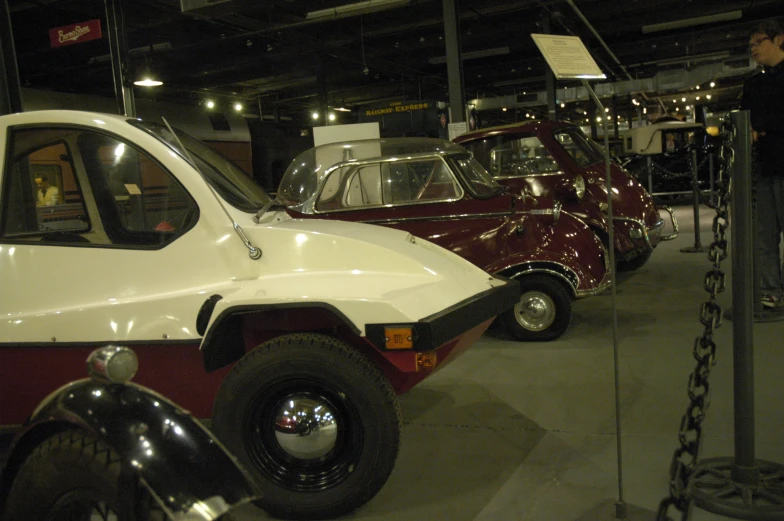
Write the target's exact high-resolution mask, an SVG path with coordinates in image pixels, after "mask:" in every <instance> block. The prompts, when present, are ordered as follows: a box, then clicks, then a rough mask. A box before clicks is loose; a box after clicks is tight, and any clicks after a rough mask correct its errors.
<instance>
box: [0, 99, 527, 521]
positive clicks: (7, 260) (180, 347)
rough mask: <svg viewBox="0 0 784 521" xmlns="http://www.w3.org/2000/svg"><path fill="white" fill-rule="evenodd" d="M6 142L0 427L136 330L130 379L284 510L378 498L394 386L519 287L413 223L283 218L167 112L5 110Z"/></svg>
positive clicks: (510, 299) (333, 507)
mask: <svg viewBox="0 0 784 521" xmlns="http://www.w3.org/2000/svg"><path fill="white" fill-rule="evenodd" d="M0 149H1V150H3V151H4V155H3V165H2V170H0V172H1V173H0V187H1V189H0V190H1V192H0V288H2V293H0V425H14V424H21V423H22V422H23V421H24V420H25V418H26V416H27V415H28V414H29V413H30V411H31V410H32V409H33V407H34V406H35V404H36V403H38V401H40V400H41V399H42V398H43V397H44V396H45V395H46V394H48V393H50V392H51V391H53V390H54V389H55V388H57V387H58V386H60V385H62V384H63V383H65V382H67V381H69V380H72V379H74V378H78V377H80V376H81V375H82V374H83V372H84V369H83V367H84V361H85V359H86V357H87V355H88V354H89V353H90V351H91V350H92V349H93V347H95V346H100V345H104V344H111V343H121V344H123V345H128V346H133V348H134V350H135V351H136V353H137V354H138V356H139V359H140V362H141V367H142V369H141V371H140V373H139V375H138V376H137V378H136V380H137V381H138V382H139V383H140V384H143V385H146V386H149V387H151V388H152V389H155V390H157V391H159V392H161V393H163V394H164V395H166V396H168V397H169V398H171V399H173V400H174V401H176V402H178V403H180V404H181V405H183V406H184V407H186V408H189V409H190V410H191V411H192V412H193V413H194V415H196V416H197V417H202V418H204V417H209V416H210V415H211V416H212V421H213V429H214V432H215V433H216V434H217V435H218V437H219V438H220V439H221V440H222V441H223V442H224V443H225V444H226V445H227V446H228V448H229V449H231V450H232V451H233V452H234V454H235V455H236V456H237V457H238V458H239V459H240V460H241V461H242V462H244V463H245V464H246V466H247V467H248V468H249V469H250V470H251V472H252V473H253V474H254V476H255V478H256V479H258V481H259V484H260V487H261V489H262V491H263V493H264V498H263V499H262V500H261V501H260V502H259V505H260V506H261V507H262V508H264V509H266V510H267V511H268V512H269V513H271V514H272V515H274V516H277V517H286V518H299V519H306V518H316V517H318V518H322V517H332V516H336V515H340V514H344V513H347V512H350V511H351V510H353V509H355V508H357V507H358V506H360V505H362V504H364V503H365V502H366V501H368V500H369V499H370V498H372V497H373V495H374V494H375V493H376V492H377V491H378V490H379V489H380V488H381V486H382V485H383V484H384V482H385V481H386V479H387V478H388V476H389V474H390V472H391V471H392V468H393V465H394V461H395V459H396V456H397V452H398V445H399V435H400V421H401V418H400V410H399V408H398V404H397V401H396V394H399V393H402V392H405V391H406V390H408V389H410V388H411V387H412V386H413V385H415V384H416V383H417V382H419V381H421V380H422V379H423V378H425V377H426V376H428V375H429V374H432V372H433V371H435V370H437V369H438V368H440V367H442V366H443V365H444V364H446V363H447V362H449V361H450V360H451V359H453V358H454V357H456V356H457V355H459V354H460V353H461V352H462V351H463V350H465V349H466V348H467V347H468V346H469V345H470V344H472V343H473V342H474V341H475V340H476V339H477V338H478V337H479V336H480V335H481V334H482V333H483V332H484V330H485V329H486V328H487V327H488V326H489V324H490V323H491V322H492V320H493V319H494V318H495V316H496V315H498V314H500V313H501V312H503V311H505V310H506V309H509V308H510V307H512V306H513V305H514V303H515V302H516V301H517V300H518V299H519V287H518V286H517V283H515V282H511V281H508V280H506V279H503V278H499V277H493V276H490V275H488V274H487V273H485V272H483V271H482V270H480V269H478V268H476V267H475V266H474V265H472V264H470V263H469V262H468V261H465V260H463V259H462V258H460V257H458V256H457V255H455V254H452V253H450V252H448V251H446V250H445V249H443V248H441V247H438V246H436V245H434V244H431V243H429V242H427V241H425V240H421V239H417V238H414V237H413V236H412V235H411V234H409V233H406V232H403V231H399V230H393V229H388V228H380V227H375V226H370V225H363V224H355V223H348V222H337V221H319V220H297V219H292V218H291V217H290V216H289V215H288V214H287V213H286V211H285V209H283V208H280V207H276V206H275V205H274V204H273V201H272V199H271V198H270V197H269V196H268V195H267V194H266V193H265V192H264V191H263V190H262V189H261V188H260V187H259V186H257V185H256V184H255V183H254V182H253V181H252V180H251V179H250V178H249V177H248V176H247V175H246V174H244V173H243V172H241V171H240V170H239V169H238V168H237V167H236V166H234V165H233V164H232V163H231V162H229V161H228V160H226V159H225V158H223V157H222V156H220V155H218V154H217V153H215V152H213V151H212V150H211V149H209V148H208V147H206V146H205V145H203V144H202V143H200V142H198V141H197V140H194V139H192V138H189V137H188V136H186V135H180V133H179V132H177V133H176V135H175V133H174V132H172V131H171V129H169V128H168V126H167V125H164V124H158V123H150V122H145V121H140V120H137V119H129V118H126V117H120V116H112V115H106V114H97V113H85V112H75V111H40V112H30V113H23V114H13V115H9V116H3V117H0ZM85 421H87V420H85ZM45 428H47V427H46V426H43V427H41V429H45ZM144 432H145V428H144V426H142V425H140V426H138V433H139V436H143V433H144ZM46 435H47V433H46V432H36V431H35V429H33V430H32V431H31V433H30V434H29V436H31V440H32V441H31V446H34V445H35V443H34V441H35V439H41V437H42V436H46ZM171 435H176V433H175V434H171ZM21 446H22V447H24V443H23V444H22V445H21ZM149 450H150V451H151V453H154V451H155V447H150V448H149ZM132 463H133V464H134V465H135V466H139V465H141V466H144V465H145V461H144V458H143V457H142V458H141V459H138V460H134V461H133V462H132ZM8 476H10V477H8ZM12 477H13V469H11V472H10V473H9V472H8V469H6V472H5V473H4V483H7V482H8V480H9V479H12ZM215 479H218V480H219V479H221V477H220V476H215ZM2 493H3V490H0V494H2Z"/></svg>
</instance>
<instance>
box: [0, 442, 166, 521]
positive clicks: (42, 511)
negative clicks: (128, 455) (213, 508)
mask: <svg viewBox="0 0 784 521" xmlns="http://www.w3.org/2000/svg"><path fill="white" fill-rule="evenodd" d="M4 519H5V520H8V521H11V520H17V519H18V520H22V519H23V520H25V521H73V520H83V519H84V520H88V519H89V520H104V521H109V520H118V519H120V520H131V519H132V520H137V521H153V520H155V521H163V520H164V519H168V517H166V516H165V514H164V512H163V510H162V509H161V508H160V507H159V506H158V505H157V504H156V503H155V502H154V501H153V500H152V499H151V497H150V495H149V494H147V493H146V491H144V490H143V489H142V488H141V486H139V484H138V480H135V479H134V477H133V475H132V474H131V473H130V471H129V466H128V464H127V463H126V462H124V461H123V460H122V458H121V457H120V456H119V455H118V454H117V453H116V452H115V451H114V450H112V448H111V447H110V446H109V445H107V444H106V443H104V442H103V441H102V440H100V439H98V438H96V437H95V436H94V435H92V434H88V433H86V432H82V431H80V430H66V431H63V432H59V433H57V434H55V435H53V436H51V437H49V438H47V439H45V440H43V441H42V442H41V443H40V444H39V445H38V446H37V447H36V448H35V449H34V450H33V451H32V453H30V455H29V456H28V457H27V459H26V460H25V461H24V463H23V464H22V465H21V467H20V468H19V472H18V473H17V475H16V477H15V479H14V482H13V486H12V487H11V490H10V492H9V493H8V498H7V499H6V506H5V517H4Z"/></svg>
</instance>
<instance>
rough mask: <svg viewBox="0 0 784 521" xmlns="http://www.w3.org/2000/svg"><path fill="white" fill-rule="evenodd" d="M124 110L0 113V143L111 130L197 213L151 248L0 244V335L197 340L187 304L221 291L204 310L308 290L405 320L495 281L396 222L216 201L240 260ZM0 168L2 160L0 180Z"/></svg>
mask: <svg viewBox="0 0 784 521" xmlns="http://www.w3.org/2000/svg"><path fill="white" fill-rule="evenodd" d="M126 119H127V118H125V117H121V116H111V115H105V114H90V113H83V112H72V111H41V112H30V113H23V114H16V115H11V116H7V117H3V118H1V119H0V148H2V150H6V149H7V128H8V126H9V125H29V124H37V123H46V124H51V125H56V124H68V125H80V126H85V127H91V128H94V129H100V130H105V131H108V132H111V133H114V134H116V135H118V136H122V138H123V139H125V140H127V141H129V142H131V143H133V144H135V145H136V146H138V147H139V148H141V149H142V150H144V151H145V152H146V153H147V154H149V155H150V156H152V157H154V158H155V159H156V160H157V161H159V162H160V164H161V165H162V166H164V167H165V168H166V169H167V170H168V171H169V172H171V173H173V174H174V176H175V177H176V178H177V179H178V180H179V182H180V183H181V184H182V185H183V186H184V188H185V189H186V190H187V192H188V193H189V194H190V195H191V197H192V198H193V199H194V201H195V202H196V204H197V205H198V207H199V212H200V217H199V220H198V222H197V223H196V225H195V226H194V227H193V228H191V229H190V230H189V231H187V232H186V233H185V234H184V235H182V236H181V237H179V238H178V239H176V240H174V241H173V242H171V243H169V244H167V245H166V246H164V247H163V248H160V249H132V248H125V247H101V246H95V245H94V246H89V247H84V246H63V245H57V246H54V245H45V244H37V243H31V242H25V243H24V244H19V243H15V244H0V287H2V288H3V290H2V297H0V343H5V344H8V343H11V344H14V343H32V344H50V343H59V342H80V343H83V342H106V341H147V340H156V341H160V340H193V341H194V342H198V340H199V338H200V335H198V333H197V332H196V331H195V319H196V315H197V312H198V310H199V308H200V306H201V305H202V303H203V302H204V301H205V299H206V298H208V297H209V296H210V295H213V294H216V293H217V294H220V295H222V296H223V297H224V298H223V300H221V301H220V302H219V303H218V306H217V307H216V310H215V312H214V313H213V319H214V317H216V316H218V315H219V314H220V312H221V311H222V310H225V309H226V308H228V307H232V306H240V305H241V306H248V305H267V304H281V303H301V302H309V301H313V302H323V303H326V304H328V305H331V306H334V307H335V308H337V309H338V310H340V312H341V313H342V314H343V315H344V316H346V317H347V318H348V319H349V320H350V321H351V322H352V323H353V325H354V327H355V328H356V329H357V330H359V331H361V332H364V325H365V324H367V323H381V322H394V321H406V322H413V321H417V320H420V319H422V318H424V317H427V316H430V315H432V314H434V313H437V312H440V311H442V310H444V309H446V308H448V307H450V306H452V305H454V304H456V303H458V302H461V301H463V300H465V299H468V298H470V297H471V296H473V295H476V294H477V293H480V292H482V291H485V290H487V289H490V288H491V287H494V286H497V285H499V284H502V282H501V281H499V280H497V279H493V278H491V277H490V276H489V275H487V274H486V273H485V272H483V271H482V270H480V269H478V268H476V267H475V266H473V265H472V264H470V263H469V262H467V261H465V260H463V259H462V258H460V257H459V256H457V255H455V254H453V253H451V252H448V251H446V250H444V249H442V248H440V247H438V246H435V245H432V244H430V243H426V241H422V240H420V239H416V241H413V242H412V240H411V239H410V236H409V235H408V234H406V233H404V232H400V231H396V230H392V229H388V228H381V227H375V226H370V225H362V224H354V223H345V222H337V221H316V220H292V219H290V218H289V217H288V216H287V215H285V214H282V213H279V212H270V213H269V214H268V215H265V216H264V218H263V219H262V222H261V223H260V224H256V223H255V222H253V220H252V216H251V215H250V214H247V213H244V212H241V211H239V210H237V209H235V208H233V207H230V206H229V205H228V204H227V203H225V202H224V203H223V204H224V206H225V207H226V209H227V210H228V211H229V212H230V213H231V215H232V217H233V218H234V219H235V220H236V221H237V222H238V223H239V224H240V225H241V226H242V228H243V229H244V231H245V233H246V235H247V236H248V237H249V239H250V241H251V242H252V243H253V244H254V245H255V246H257V247H260V248H261V249H262V252H263V255H262V257H261V258H260V259H259V260H252V259H250V258H249V256H248V249H247V248H246V247H245V245H244V244H243V242H242V241H241V240H240V238H239V237H238V236H237V234H236V233H235V231H234V230H233V228H232V223H231V221H230V220H229V218H228V217H227V215H226V213H225V212H224V210H223V208H221V205H220V204H219V203H218V201H217V200H216V198H215V196H214V195H213V192H212V190H211V189H210V187H209V186H208V185H207V183H206V182H205V181H204V180H203V179H202V178H201V176H200V174H199V173H198V172H197V171H196V170H195V169H194V168H193V167H192V166H191V165H190V164H189V163H188V162H187V161H185V160H184V159H183V158H182V157H180V156H179V155H177V154H175V153H173V152H172V151H171V150H170V149H169V148H168V147H167V146H166V145H164V144H163V143H161V142H160V141H158V140H157V139H156V138H154V137H153V136H151V135H148V134H147V133H146V132H144V131H142V130H140V129H137V128H135V127H133V126H131V125H129V124H128V123H127V121H126ZM4 157H5V156H4ZM3 168H5V165H4V167H3ZM5 175H6V172H5V170H3V172H2V173H0V186H5V184H2V181H3V180H4V177H5ZM88 211H89V208H88ZM98 221H99V220H98V219H95V220H94V222H98ZM96 233H100V230H99V229H96ZM53 273H56V276H53V275H52V274H53Z"/></svg>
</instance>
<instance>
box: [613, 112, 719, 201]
mask: <svg viewBox="0 0 784 521" xmlns="http://www.w3.org/2000/svg"><path fill="white" fill-rule="evenodd" d="M710 138H711V136H709V135H708V133H707V131H706V128H705V125H703V124H702V123H687V122H685V121H680V120H678V119H675V118H670V117H665V118H660V119H658V120H656V121H655V122H653V123H651V124H650V125H644V126H641V127H635V128H632V129H629V130H624V131H623V132H622V133H621V142H622V145H623V147H622V151H621V153H620V154H619V160H620V162H621V163H622V164H623V167H624V168H625V169H626V171H628V172H629V173H630V174H631V175H633V176H634V177H635V178H636V179H637V180H638V181H639V182H640V183H641V184H643V185H644V186H647V187H648V190H649V192H650V193H651V194H652V195H654V196H655V197H656V198H657V200H665V199H668V200H669V199H677V197H678V196H683V195H686V196H691V195H692V194H693V193H694V186H693V182H694V173H693V172H692V164H691V163H692V150H693V149H696V152H697V165H696V166H697V184H698V189H699V190H700V191H705V190H710V188H711V185H710V169H709V166H710V165H709V164H706V161H705V160H706V149H705V148H704V146H703V145H708V144H709V143H710ZM649 164H650V169H649Z"/></svg>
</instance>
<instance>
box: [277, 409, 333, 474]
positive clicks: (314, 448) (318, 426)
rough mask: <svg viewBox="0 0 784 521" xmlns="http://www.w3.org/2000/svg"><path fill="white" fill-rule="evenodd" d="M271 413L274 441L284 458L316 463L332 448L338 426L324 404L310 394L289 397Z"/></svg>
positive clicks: (331, 411)
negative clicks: (283, 453) (273, 418)
mask: <svg viewBox="0 0 784 521" xmlns="http://www.w3.org/2000/svg"><path fill="white" fill-rule="evenodd" d="M275 411H276V414H275V439H276V440H277V441H278V444H279V445H280V447H281V448H282V449H283V450H284V451H285V452H286V454H288V455H290V456H292V457H294V458H299V459H317V458H321V457H323V456H326V455H327V454H328V453H329V451H331V450H332V449H333V448H334V447H335V442H336V440H337V437H338V423H337V419H336V418H335V411H334V410H332V408H331V406H330V405H329V403H328V402H327V401H326V400H322V399H320V397H318V396H315V395H312V394H291V395H288V396H286V397H285V398H283V399H282V400H280V401H279V402H278V403H277V405H276V406H275Z"/></svg>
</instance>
